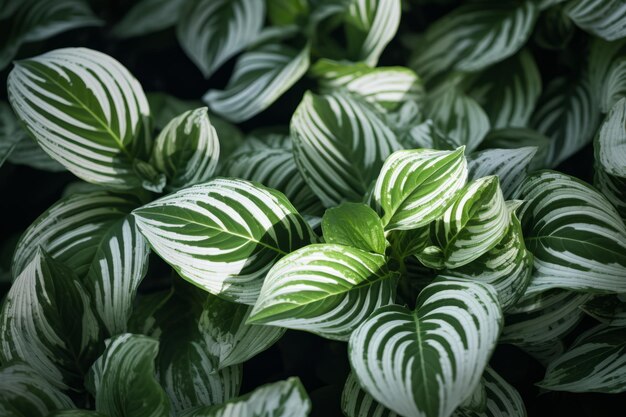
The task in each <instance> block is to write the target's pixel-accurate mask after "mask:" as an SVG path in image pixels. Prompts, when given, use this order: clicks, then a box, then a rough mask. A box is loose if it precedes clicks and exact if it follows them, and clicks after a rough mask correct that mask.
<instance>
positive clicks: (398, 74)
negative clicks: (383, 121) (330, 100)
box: [309, 58, 424, 111]
mask: <svg viewBox="0 0 626 417" xmlns="http://www.w3.org/2000/svg"><path fill="white" fill-rule="evenodd" d="M309 73H310V74H311V75H312V76H314V77H315V78H318V79H319V83H320V86H321V87H322V89H323V91H324V92H326V93H332V92H334V91H337V90H338V89H345V90H346V91H348V92H349V93H351V94H354V95H355V96H358V97H360V98H362V99H364V100H365V101H367V102H368V103H371V104H373V105H375V106H378V107H379V108H380V109H381V110H389V111H393V110H397V109H398V108H399V107H400V106H401V105H402V104H403V103H405V102H407V101H415V102H420V101H421V100H422V99H423V95H424V87H423V85H422V81H421V80H420V78H419V77H418V76H417V74H415V73H414V72H413V71H411V70H410V69H408V68H404V67H378V68H372V67H369V66H368V65H366V64H364V63H360V62H357V63H345V62H339V61H332V60H330V59H325V58H322V59H320V60H319V61H317V62H316V63H315V65H313V66H312V67H311V69H310V71H309Z"/></svg>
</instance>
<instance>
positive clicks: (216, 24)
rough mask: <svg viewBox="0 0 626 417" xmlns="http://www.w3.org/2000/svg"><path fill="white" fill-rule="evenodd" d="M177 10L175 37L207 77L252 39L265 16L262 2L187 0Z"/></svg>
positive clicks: (246, 45)
mask: <svg viewBox="0 0 626 417" xmlns="http://www.w3.org/2000/svg"><path fill="white" fill-rule="evenodd" d="M179 13H180V17H179V19H178V25H177V28H176V31H177V35H178V41H179V42H180V45H181V47H182V48H183V50H184V51H185V52H186V53H187V55H188V56H189V58H191V60H192V61H193V62H194V63H195V64H196V66H197V67H198V68H199V69H200V70H201V71H202V74H204V76H205V77H209V76H210V75H211V74H213V72H214V71H215V70H216V69H218V68H219V67H220V66H222V64H224V63H225V62H226V61H227V60H229V59H230V58H232V57H233V56H234V55H235V54H237V53H239V52H241V51H242V50H244V49H245V48H247V47H248V46H249V45H250V44H251V43H252V42H254V41H256V39H257V37H258V35H259V34H260V32H261V28H262V26H263V20H264V18H265V2H264V1H258V0H191V1H187V2H186V4H185V7H184V8H183V10H181V11H180V12H179Z"/></svg>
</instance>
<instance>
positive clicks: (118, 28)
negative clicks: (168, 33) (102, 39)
mask: <svg viewBox="0 0 626 417" xmlns="http://www.w3.org/2000/svg"><path fill="white" fill-rule="evenodd" d="M184 4H185V0H140V1H138V2H137V3H136V4H134V5H133V6H132V7H131V9H130V10H129V11H128V12H126V14H125V15H124V17H123V18H122V20H120V21H119V22H117V24H116V25H115V26H114V27H113V29H112V30H111V34H112V35H113V36H116V37H119V38H132V37H135V36H141V35H146V34H148V33H153V32H158V31H160V30H163V29H167V28H169V27H172V26H174V25H175V24H176V22H177V21H178V17H179V14H180V10H181V8H182V7H183V5H184Z"/></svg>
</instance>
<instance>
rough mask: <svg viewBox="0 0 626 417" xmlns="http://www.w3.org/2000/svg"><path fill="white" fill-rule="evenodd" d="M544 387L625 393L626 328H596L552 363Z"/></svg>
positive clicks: (586, 333)
mask: <svg viewBox="0 0 626 417" xmlns="http://www.w3.org/2000/svg"><path fill="white" fill-rule="evenodd" d="M537 385H539V386H540V387H541V388H544V389H549V390H552V391H570V392H604V393H610V394H616V393H620V392H624V391H626V329H624V328H620V327H617V328H616V327H606V326H602V325H600V326H597V327H594V328H593V329H591V330H589V331H587V332H585V333H583V334H582V335H580V337H579V338H578V339H577V340H576V341H575V342H574V344H573V345H572V347H571V348H570V349H569V350H568V351H567V352H565V353H564V354H563V355H562V356H560V357H559V358H558V359H556V360H555V361H554V362H551V363H550V364H549V365H548V369H547V370H546V376H545V378H544V380H543V381H541V382H539V383H538V384H537Z"/></svg>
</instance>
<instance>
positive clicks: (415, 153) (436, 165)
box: [373, 147, 467, 230]
mask: <svg viewBox="0 0 626 417" xmlns="http://www.w3.org/2000/svg"><path fill="white" fill-rule="evenodd" d="M463 151H464V148H463V147H461V148H458V149H457V150H455V151H435V150H430V149H414V150H405V151H398V152H395V153H393V154H392V155H391V156H390V157H389V158H387V160H386V161H385V164H384V165H383V167H382V169H381V170H380V175H379V176H378V179H377V180H376V184H375V186H374V193H373V199H374V201H375V204H376V207H377V211H378V212H379V214H380V215H382V221H383V224H384V225H385V229H386V230H409V229H416V228H418V227H421V226H425V225H427V224H429V223H430V222H431V221H433V220H435V219H436V218H437V217H439V216H441V215H442V214H443V212H444V211H445V210H446V208H447V207H448V205H450V204H451V203H452V201H453V199H454V198H456V197H457V195H458V193H459V192H460V190H461V189H462V188H463V186H464V185H465V182H466V181H467V161H466V160H465V156H464V155H463Z"/></svg>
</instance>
